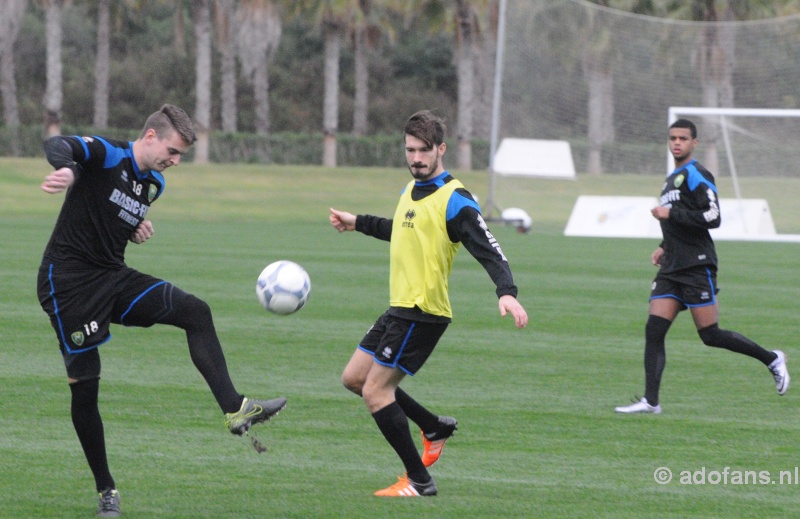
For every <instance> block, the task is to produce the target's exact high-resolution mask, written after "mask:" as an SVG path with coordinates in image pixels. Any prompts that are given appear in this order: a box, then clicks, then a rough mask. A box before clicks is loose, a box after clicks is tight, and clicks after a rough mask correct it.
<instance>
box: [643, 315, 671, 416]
mask: <svg viewBox="0 0 800 519" xmlns="http://www.w3.org/2000/svg"><path fill="white" fill-rule="evenodd" d="M671 325H672V321H670V320H669V319H664V318H663V317H658V316H657V315H651V316H649V317H648V318H647V325H646V326H645V330H644V337H645V343H644V379H645V382H644V384H645V386H644V387H645V389H644V397H645V398H646V399H647V403H648V404H650V405H652V406H656V405H658V391H659V389H660V388H661V374H662V373H664V367H665V366H666V365H667V350H666V347H665V345H664V338H665V337H666V336H667V331H669V327H670V326H671Z"/></svg>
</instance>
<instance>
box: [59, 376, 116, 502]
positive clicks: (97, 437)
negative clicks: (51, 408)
mask: <svg viewBox="0 0 800 519" xmlns="http://www.w3.org/2000/svg"><path fill="white" fill-rule="evenodd" d="M69 388H70V390H71V391H72V424H73V425H74V426H75V432H76V433H78V440H80V442H81V447H83V453H84V455H86V461H87V462H89V468H90V469H92V474H94V481H95V486H96V487H97V491H98V492H101V491H103V490H104V489H106V488H116V485H115V484H114V478H113V477H111V471H110V470H109V469H108V459H107V458H106V440H105V434H104V432H103V421H102V419H101V418H100V410H99V409H98V407H97V395H98V393H99V391H100V379H97V378H95V379H92V380H83V381H79V382H75V383H73V384H70V386H69Z"/></svg>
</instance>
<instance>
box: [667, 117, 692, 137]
mask: <svg viewBox="0 0 800 519" xmlns="http://www.w3.org/2000/svg"><path fill="white" fill-rule="evenodd" d="M669 128H670V129H672V128H688V129H689V131H690V132H691V133H692V139H696V138H697V126H695V125H694V123H693V122H692V121H690V120H689V119H678V120H677V121H675V122H674V123H672V124H671V125H670V126H669Z"/></svg>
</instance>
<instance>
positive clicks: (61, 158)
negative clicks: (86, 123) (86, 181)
mask: <svg viewBox="0 0 800 519" xmlns="http://www.w3.org/2000/svg"><path fill="white" fill-rule="evenodd" d="M44 155H45V157H47V162H49V163H50V165H51V166H53V168H54V169H61V168H70V169H71V170H72V172H73V173H74V174H75V178H76V179H77V178H78V174H79V173H80V171H81V168H80V166H78V164H76V163H75V158H74V157H75V155H74V147H73V146H72V144H71V143H70V140H69V139H68V138H65V137H62V136H60V135H57V136H55V137H50V138H48V139H47V140H45V141H44Z"/></svg>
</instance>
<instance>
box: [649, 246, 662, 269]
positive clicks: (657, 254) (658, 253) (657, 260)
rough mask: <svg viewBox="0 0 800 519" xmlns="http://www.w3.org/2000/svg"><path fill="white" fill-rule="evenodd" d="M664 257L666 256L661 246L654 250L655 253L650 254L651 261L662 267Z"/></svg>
mask: <svg viewBox="0 0 800 519" xmlns="http://www.w3.org/2000/svg"><path fill="white" fill-rule="evenodd" d="M663 257H664V249H662V248H661V247H659V248H657V249H656V250H654V251H653V254H651V255H650V261H651V262H652V263H653V265H655V266H656V267H660V266H661V258H663Z"/></svg>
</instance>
